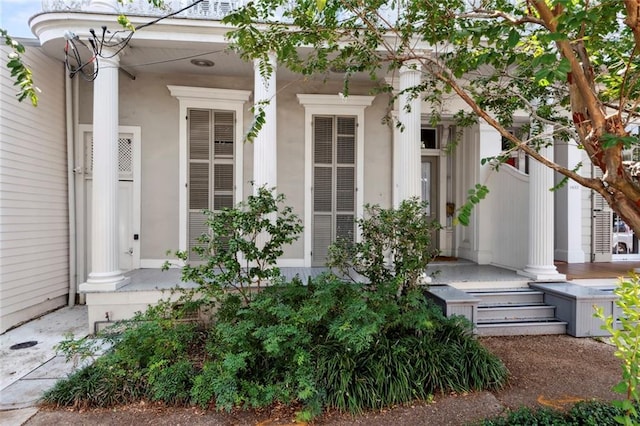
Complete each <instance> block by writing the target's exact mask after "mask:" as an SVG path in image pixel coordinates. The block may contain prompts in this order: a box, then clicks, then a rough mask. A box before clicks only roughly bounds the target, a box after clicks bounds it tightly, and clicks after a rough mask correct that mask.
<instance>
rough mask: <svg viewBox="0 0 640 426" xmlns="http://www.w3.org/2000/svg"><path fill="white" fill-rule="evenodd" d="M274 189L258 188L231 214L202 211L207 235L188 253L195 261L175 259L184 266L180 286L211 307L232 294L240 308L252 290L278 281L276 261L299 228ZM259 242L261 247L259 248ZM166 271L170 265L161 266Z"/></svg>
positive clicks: (185, 257)
mask: <svg viewBox="0 0 640 426" xmlns="http://www.w3.org/2000/svg"><path fill="white" fill-rule="evenodd" d="M274 192H275V190H274V189H267V188H265V187H260V188H258V191H257V194H256V195H250V196H249V197H247V200H246V201H245V202H242V203H239V204H238V205H237V206H236V207H234V208H231V209H223V210H220V211H215V212H214V211H211V210H204V211H203V214H204V215H205V217H206V219H205V225H206V227H207V229H208V231H207V232H205V233H203V234H202V235H200V236H199V237H198V239H197V245H196V246H195V247H194V248H193V252H194V254H196V255H197V256H198V257H199V259H200V261H198V262H194V263H193V264H191V263H189V262H188V260H189V253H188V252H185V251H177V252H175V253H174V254H175V255H176V256H177V257H178V259H179V260H181V261H183V262H186V264H185V265H184V266H183V267H182V280H183V281H185V282H187V281H193V282H195V283H197V284H198V285H199V287H200V288H199V291H200V292H201V293H203V294H204V295H205V296H207V297H208V298H210V299H212V301H216V300H217V299H219V298H224V297H225V296H226V295H227V294H228V293H227V292H226V290H228V289H232V288H233V289H236V290H237V291H238V293H239V294H240V295H241V296H242V298H243V299H244V301H245V302H248V301H249V300H250V299H251V294H252V292H251V288H252V287H254V286H255V287H257V288H260V287H261V286H264V285H268V284H269V283H270V282H271V281H273V280H277V279H278V278H279V277H280V270H279V269H278V268H277V267H276V266H275V264H276V260H277V259H278V258H279V257H280V256H282V254H283V253H284V250H283V247H284V246H285V245H287V244H291V243H292V242H294V241H296V240H297V239H298V238H299V237H300V233H301V232H302V224H301V221H300V219H299V218H298V216H297V215H295V214H294V213H293V209H292V208H291V207H288V206H283V204H284V200H285V197H284V195H283V194H278V195H274ZM260 238H264V240H265V241H264V242H262V243H259V242H258V241H259V240H260ZM169 266H170V264H169V262H167V263H165V265H164V266H163V267H164V268H165V269H166V268H168V267H169Z"/></svg>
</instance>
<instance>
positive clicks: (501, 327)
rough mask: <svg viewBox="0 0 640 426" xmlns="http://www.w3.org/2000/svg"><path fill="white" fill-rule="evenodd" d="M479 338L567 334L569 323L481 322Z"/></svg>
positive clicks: (550, 321)
mask: <svg viewBox="0 0 640 426" xmlns="http://www.w3.org/2000/svg"><path fill="white" fill-rule="evenodd" d="M476 333H477V334H478V335H479V336H532V335H542V334H566V333H567V323H566V322H564V321H558V320H545V321H505V322H488V323H482V322H479V323H478V324H477V325H476Z"/></svg>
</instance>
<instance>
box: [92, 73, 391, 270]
mask: <svg viewBox="0 0 640 426" xmlns="http://www.w3.org/2000/svg"><path fill="white" fill-rule="evenodd" d="M253 84H254V82H253V78H239V77H228V76H215V78H213V77H205V76H196V75H194V76H184V75H161V74H149V73H148V74H144V73H143V74H138V75H137V76H136V79H135V80H131V79H129V78H127V77H126V76H125V75H123V74H121V75H120V90H119V95H120V109H119V115H120V125H122V126H124V125H129V126H139V127H140V128H141V133H142V147H141V151H142V155H141V157H142V159H141V163H142V164H141V172H142V173H141V176H142V178H141V234H140V243H141V259H143V260H144V259H164V258H166V251H167V250H168V249H176V248H178V232H179V228H178V226H179V224H178V215H179V208H180V206H179V203H178V195H179V189H180V188H179V185H180V183H179V182H178V168H179V158H178V156H179V152H178V142H179V129H178V125H179V120H180V119H182V118H181V117H179V116H178V115H179V109H178V108H179V103H178V100H177V99H175V98H173V97H172V96H171V95H170V93H169V90H168V89H167V85H182V86H185V85H188V86H194V87H211V88H220V89H240V90H249V91H253ZM370 87H371V86H370V85H369V84H368V83H367V84H357V83H356V84H353V85H352V87H351V94H354V95H368V94H369V91H370ZM278 88H279V90H278V95H277V106H278V113H277V118H278V148H277V149H278V188H277V189H278V192H280V193H283V194H285V196H286V197H287V204H288V205H290V206H292V207H293V209H294V211H295V212H296V213H297V214H298V215H299V216H300V218H301V219H304V214H305V212H304V200H305V192H304V188H305V186H304V167H305V166H304V141H305V134H304V108H303V107H302V106H301V105H300V104H299V102H298V99H297V97H296V94H297V93H307V94H337V93H338V92H340V91H341V90H342V88H343V86H342V82H340V81H335V82H329V83H325V82H323V81H321V80H317V81H314V80H305V81H278ZM91 92H92V89H91V85H90V83H82V85H81V95H80V103H81V108H80V117H79V122H80V123H82V124H91V122H92V121H93V117H92V102H93V101H92V93H91ZM252 102H253V99H252V98H251V99H250V100H249V101H248V102H247V104H246V108H245V111H244V129H245V130H247V129H248V128H249V126H250V124H251V119H252V115H251V112H250V110H249V108H250V107H251V104H252ZM387 106H388V98H387V96H386V95H380V96H378V97H377V98H376V100H375V101H374V103H373V105H372V106H370V107H368V108H367V109H366V110H365V121H366V124H365V126H366V127H365V141H364V146H365V148H364V153H363V154H364V158H365V170H364V174H365V178H364V188H358V190H364V199H365V202H366V203H378V204H381V205H383V206H386V207H388V206H390V204H391V165H392V162H391V144H392V141H391V130H390V129H389V127H388V126H387V125H385V124H382V119H383V117H384V115H385V114H386V110H387ZM243 160H244V165H243V171H244V181H245V185H244V187H243V192H244V196H245V197H246V196H247V195H248V194H249V193H250V192H251V191H252V188H251V185H250V183H249V182H250V181H251V179H252V176H253V146H252V144H251V143H247V144H245V147H244V159H243ZM303 241H304V235H303V236H301V238H300V239H299V240H298V241H297V242H295V243H294V244H293V245H292V246H290V247H288V248H286V250H285V254H284V256H283V258H284V259H302V258H303V246H304V245H303Z"/></svg>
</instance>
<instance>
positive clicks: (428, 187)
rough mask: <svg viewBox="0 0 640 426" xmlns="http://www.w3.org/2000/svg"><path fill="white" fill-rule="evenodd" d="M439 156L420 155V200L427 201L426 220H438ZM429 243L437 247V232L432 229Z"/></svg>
mask: <svg viewBox="0 0 640 426" xmlns="http://www.w3.org/2000/svg"><path fill="white" fill-rule="evenodd" d="M439 161H440V157H436V156H427V155H423V156H422V164H421V173H420V174H421V176H420V178H421V179H420V180H421V182H420V189H421V192H422V201H423V202H426V203H427V206H426V213H427V219H428V220H430V221H431V220H438V219H439V217H438V210H439V209H440V206H439V203H438V191H439V186H438V162H439ZM431 244H432V246H433V247H436V248H439V244H438V232H437V231H436V230H435V229H434V230H433V231H432V233H431Z"/></svg>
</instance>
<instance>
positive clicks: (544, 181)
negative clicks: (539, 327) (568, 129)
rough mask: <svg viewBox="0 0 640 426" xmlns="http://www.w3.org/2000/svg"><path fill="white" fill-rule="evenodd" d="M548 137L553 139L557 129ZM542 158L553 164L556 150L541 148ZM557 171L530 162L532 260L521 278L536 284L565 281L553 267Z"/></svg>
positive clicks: (549, 132)
mask: <svg viewBox="0 0 640 426" xmlns="http://www.w3.org/2000/svg"><path fill="white" fill-rule="evenodd" d="M545 133H546V134H547V135H548V137H549V138H552V137H553V136H552V135H553V127H552V126H547V128H546V129H545ZM539 152H540V154H541V155H542V156H544V157H546V158H548V159H550V160H553V146H551V147H543V148H540V151H539ZM552 187H553V170H551V169H550V168H548V167H546V166H544V165H543V164H541V163H539V162H537V161H535V160H533V159H532V160H531V161H530V162H529V259H528V264H527V266H526V267H525V269H524V270H523V271H518V273H520V274H521V275H525V276H527V277H530V278H533V279H535V280H536V281H555V280H565V279H566V277H565V275H563V274H560V273H558V270H557V269H556V266H555V265H554V263H553V226H554V224H553V222H554V221H553V196H554V195H553V192H551V191H550V189H551V188H552Z"/></svg>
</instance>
